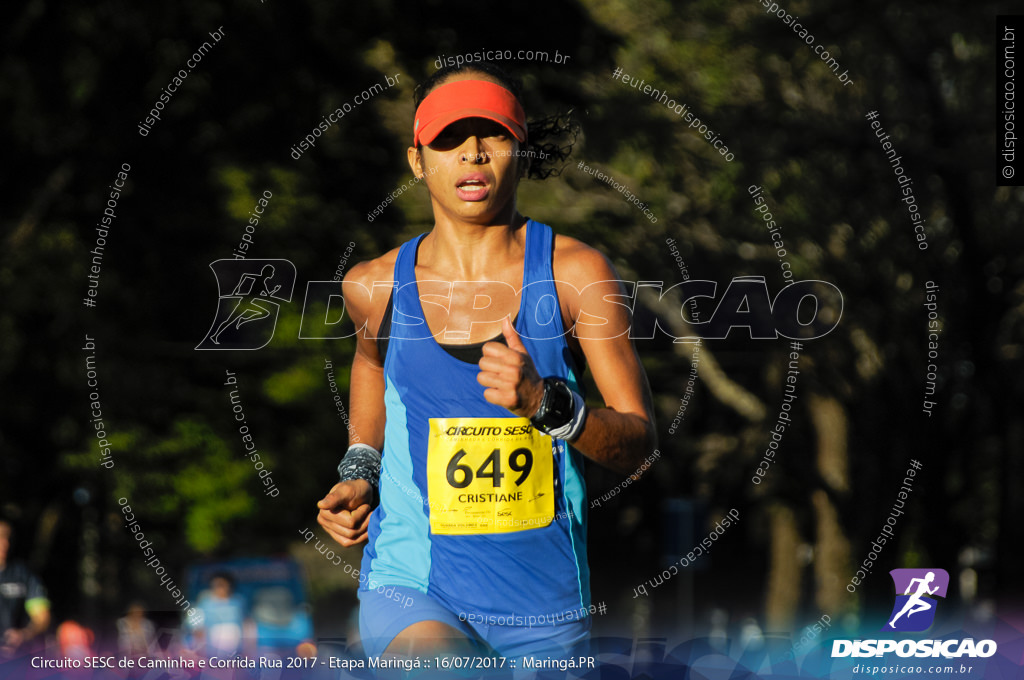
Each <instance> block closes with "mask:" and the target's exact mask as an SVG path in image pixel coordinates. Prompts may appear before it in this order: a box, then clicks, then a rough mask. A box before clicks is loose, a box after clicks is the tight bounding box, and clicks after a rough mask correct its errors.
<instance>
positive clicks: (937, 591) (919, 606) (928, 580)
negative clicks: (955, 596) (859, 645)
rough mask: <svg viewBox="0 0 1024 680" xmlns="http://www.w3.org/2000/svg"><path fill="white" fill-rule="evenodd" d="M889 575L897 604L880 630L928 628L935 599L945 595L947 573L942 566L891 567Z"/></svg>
mask: <svg viewBox="0 0 1024 680" xmlns="http://www.w3.org/2000/svg"><path fill="white" fill-rule="evenodd" d="M889 575H890V576H892V580H893V583H894V584H895V586H896V604H894V605H893V608H892V613H891V614H890V615H889V623H887V624H886V625H885V626H883V627H882V630H884V631H893V630H897V631H901V632H905V633H920V632H921V631H923V630H928V628H930V627H931V625H932V622H933V621H934V620H935V605H936V604H937V600H936V599H935V598H937V597H946V589H947V588H948V587H949V573H948V572H946V570H945V569H893V570H892V571H890V572H889ZM900 593H903V594H902V595H900Z"/></svg>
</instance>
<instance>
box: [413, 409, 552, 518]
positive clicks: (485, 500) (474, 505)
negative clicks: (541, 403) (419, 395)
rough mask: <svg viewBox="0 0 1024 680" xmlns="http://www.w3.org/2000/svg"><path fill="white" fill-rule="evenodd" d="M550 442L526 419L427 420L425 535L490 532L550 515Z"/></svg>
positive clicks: (547, 437) (549, 438) (549, 516)
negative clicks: (427, 520) (427, 521)
mask: <svg viewBox="0 0 1024 680" xmlns="http://www.w3.org/2000/svg"><path fill="white" fill-rule="evenodd" d="M551 451H552V448H551V437H549V436H548V435H546V434H544V433H542V432H539V431H538V430H537V429H536V428H534V427H533V426H532V425H531V424H530V421H529V419H527V418H431V419H430V435H429V440H428V444H427V490H428V491H429V493H430V530H431V531H432V532H433V533H435V534H493V533H507V532H510V531H524V530H526V529H536V528H538V527H546V526H548V525H549V524H551V521H552V520H553V519H554V517H555V493H554V482H553V479H554V475H553V467H554V464H553V458H552V454H551Z"/></svg>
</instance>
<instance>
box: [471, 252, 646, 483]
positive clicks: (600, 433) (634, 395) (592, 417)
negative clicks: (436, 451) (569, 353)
mask: <svg viewBox="0 0 1024 680" xmlns="http://www.w3.org/2000/svg"><path fill="white" fill-rule="evenodd" d="M559 241H561V242H562V243H563V244H564V245H563V247H562V248H561V253H560V249H559V247H558V243H559ZM559 241H556V251H555V253H556V254H555V276H556V278H557V279H558V282H557V285H558V295H559V299H560V300H561V302H562V305H563V308H564V310H563V311H564V312H565V313H564V314H563V316H568V318H570V319H573V320H575V321H576V322H575V324H574V328H572V332H573V333H574V334H575V336H576V337H577V338H578V341H579V344H580V348H581V349H582V350H583V354H584V356H586V359H587V363H588V364H589V365H590V368H591V371H592V373H593V376H594V381H595V383H596V384H597V389H598V391H599V392H600V393H601V398H602V400H603V401H604V407H603V408H594V409H590V410H589V412H588V414H587V418H586V421H585V424H584V427H583V430H582V432H581V433H580V434H579V435H578V437H577V438H576V439H575V441H573V446H574V447H575V448H576V449H578V450H579V451H580V452H582V453H583V454H584V455H585V456H587V457H588V458H591V459H592V460H594V461H595V462H597V463H600V464H601V465H604V466H605V467H608V468H610V469H612V470H615V471H617V472H621V473H623V474H629V473H630V472H633V471H635V470H636V469H637V468H638V467H639V466H640V465H641V464H642V463H643V461H644V459H645V457H647V456H649V455H650V454H651V453H652V452H653V451H654V447H655V446H656V445H657V435H656V433H655V429H654V415H653V412H654V409H653V406H652V399H651V390H650V387H649V385H648V383H647V376H646V374H645V373H644V370H643V367H642V366H641V364H640V359H639V357H638V356H637V354H636V350H635V348H634V347H633V342H632V340H631V339H630V337H629V327H630V323H631V321H632V314H631V312H630V308H629V307H628V306H627V305H625V304H624V303H622V302H621V301H620V302H615V301H614V300H615V298H616V296H620V297H625V292H624V290H623V287H622V283H621V282H620V281H619V280H618V276H617V274H616V272H615V270H614V268H613V267H612V265H611V263H610V262H609V261H608V260H607V258H605V257H604V256H603V255H601V254H600V253H599V252H598V251H596V250H594V249H593V248H590V247H588V246H585V245H583V244H582V243H580V242H579V241H576V240H574V239H565V238H564V237H559ZM566 313H567V314H566ZM504 333H505V337H506V340H507V341H508V346H505V345H502V344H501V343H497V342H490V343H487V344H486V345H484V358H483V359H482V360H481V362H480V368H481V372H480V374H479V376H478V381H479V382H480V383H481V384H482V385H484V386H485V387H486V388H488V389H487V390H485V392H484V396H485V397H486V398H487V400H488V401H490V402H491V403H493V404H498V405H500V406H504V407H505V408H507V409H509V410H510V411H512V412H513V413H515V414H516V415H519V416H523V417H526V418H529V417H531V416H532V415H533V414H535V413H536V412H537V409H538V408H539V406H540V402H541V399H542V397H543V393H544V387H543V380H542V378H543V376H540V375H538V374H537V370H536V368H535V367H534V365H533V361H532V359H530V357H529V354H528V353H527V352H526V350H525V348H524V346H523V345H522V343H521V342H520V341H519V338H518V336H516V335H515V330H514V329H513V328H512V326H511V324H509V323H507V322H506V323H505V324H504Z"/></svg>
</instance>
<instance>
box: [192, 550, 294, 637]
mask: <svg viewBox="0 0 1024 680" xmlns="http://www.w3.org/2000/svg"><path fill="white" fill-rule="evenodd" d="M222 572H227V573H229V574H231V576H232V577H233V578H234V580H235V586H234V592H235V593H236V594H237V595H239V596H241V597H242V598H243V599H244V600H245V602H246V605H247V611H248V616H249V618H250V619H252V621H253V622H254V623H255V624H256V643H257V645H258V647H259V650H260V651H261V652H270V651H273V652H276V653H278V654H281V655H284V656H295V655H297V650H298V647H299V645H301V644H303V643H310V644H312V643H313V642H314V636H313V619H312V616H311V615H310V605H309V602H308V601H307V599H306V586H305V575H304V573H303V571H302V567H301V566H300V565H299V563H298V562H296V561H295V560H293V559H291V558H288V557H246V558H238V559H233V560H224V561H219V562H204V563H202V564H194V565H191V566H190V567H188V569H187V570H186V576H185V583H186V588H187V589H188V596H189V598H190V599H191V600H192V601H193V602H196V601H198V600H199V597H200V594H201V593H202V592H203V591H204V590H205V589H206V588H207V586H208V584H209V582H210V579H211V578H212V577H213V576H214V575H216V574H218V573H222Z"/></svg>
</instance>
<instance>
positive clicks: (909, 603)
mask: <svg viewBox="0 0 1024 680" xmlns="http://www.w3.org/2000/svg"><path fill="white" fill-rule="evenodd" d="M889 575H890V576H892V580H893V584H894V585H895V587H896V602H895V604H893V607H892V613H890V614H889V620H888V623H886V624H885V625H884V626H883V627H882V631H883V632H894V633H920V632H922V631H925V630H928V629H929V628H931V625H932V623H933V622H934V621H935V610H936V608H937V607H938V603H939V601H938V599H936V598H940V597H941V598H945V597H946V590H947V588H949V573H948V572H947V571H946V570H945V569H893V570H892V571H890V572H889ZM996 649H997V646H996V643H995V641H994V640H981V641H979V642H977V643H976V642H975V641H974V640H973V639H971V638H965V639H963V640H956V639H950V640H894V639H890V640H833V641H832V658H837V657H847V656H853V657H872V656H875V657H879V656H885V655H886V654H890V653H895V654H896V655H897V656H900V657H911V656H912V657H922V658H926V657H932V658H935V657H939V656H942V657H945V658H947V659H950V658H957V657H963V656H966V657H972V658H976V657H982V658H985V657H990V656H992V655H993V654H995V653H996Z"/></svg>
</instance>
